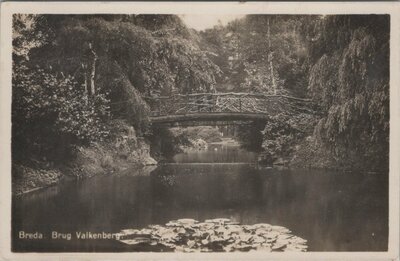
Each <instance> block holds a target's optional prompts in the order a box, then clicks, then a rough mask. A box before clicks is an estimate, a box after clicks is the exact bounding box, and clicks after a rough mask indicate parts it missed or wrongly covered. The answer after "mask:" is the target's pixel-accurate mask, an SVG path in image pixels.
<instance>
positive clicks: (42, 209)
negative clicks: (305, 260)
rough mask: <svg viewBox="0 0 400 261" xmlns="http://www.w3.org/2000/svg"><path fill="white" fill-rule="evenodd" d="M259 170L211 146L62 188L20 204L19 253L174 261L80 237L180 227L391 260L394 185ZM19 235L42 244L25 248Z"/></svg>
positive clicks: (251, 160)
mask: <svg viewBox="0 0 400 261" xmlns="http://www.w3.org/2000/svg"><path fill="white" fill-rule="evenodd" d="M255 162H256V154H254V153H251V152H248V151H245V150H243V149H241V148H240V147H239V146H238V145H237V144H234V143H233V144H211V145H210V146H208V148H207V149H206V150H191V151H187V152H185V153H182V154H178V155H176V156H175V157H174V158H173V160H172V161H171V162H170V163H167V164H163V165H160V166H157V167H155V166H154V167H148V168H145V169H143V170H140V171H139V170H126V171H124V172H123V173H120V174H118V175H107V176H98V177H94V178H91V179H87V180H81V181H72V182H71V181H69V182H64V183H62V184H60V185H58V186H54V187H50V188H47V189H43V190H40V191H37V192H33V193H29V194H27V195H24V196H22V197H18V198H14V199H13V209H12V214H13V220H14V224H13V233H12V234H13V240H12V244H13V250H14V251H21V252H24V251H35V252H41V251H46V252H51V251H54V252H58V251H64V252H65V251H68V252H69V251H71V252H74V251H87V252H92V251H98V252H100V251H168V250H167V249H162V248H160V249H156V250H154V247H153V248H152V247H150V246H149V247H146V246H142V247H139V248H138V247H137V246H135V247H133V246H131V245H129V244H124V243H122V242H120V241H118V240H115V239H98V238H97V239H93V238H89V239H81V238H79V239H78V238H77V233H80V234H87V233H89V234H90V233H105V234H107V233H110V234H107V235H113V234H112V233H118V232H120V231H121V230H127V229H137V230H140V229H145V228H147V227H149V226H150V225H159V226H164V225H165V224H167V223H168V222H171V221H172V222H173V220H178V219H186V220H192V219H193V220H196V222H197V221H199V222H203V221H205V220H208V219H226V220H230V221H231V222H236V224H241V225H243V226H251V225H255V224H260V223H262V224H268V225H272V226H277V227H284V228H286V229H288V230H290V231H291V233H292V234H293V235H295V236H297V237H299V238H302V239H304V240H307V247H308V248H307V251H386V250H387V243H388V240H387V238H388V177H387V175H382V174H371V173H345V172H337V171H327V170H297V169H277V168H265V167H261V166H258V165H257V164H255ZM21 231H23V232H25V233H31V234H35V233H37V234H36V236H40V235H38V234H41V235H42V236H43V238H38V239H25V238H23V236H22V238H21V234H20V233H21ZM86 232H87V233H86ZM52 236H53V238H52ZM89 237H90V236H89Z"/></svg>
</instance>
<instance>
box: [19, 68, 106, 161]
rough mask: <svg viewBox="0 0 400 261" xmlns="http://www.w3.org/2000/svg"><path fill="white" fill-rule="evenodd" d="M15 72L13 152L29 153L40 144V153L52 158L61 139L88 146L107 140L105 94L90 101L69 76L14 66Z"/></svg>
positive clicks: (80, 87) (21, 154)
mask: <svg viewBox="0 0 400 261" xmlns="http://www.w3.org/2000/svg"><path fill="white" fill-rule="evenodd" d="M13 69H14V71H13V72H14V73H13V110H12V122H13V148H14V149H17V150H27V149H29V148H31V147H32V145H34V144H37V145H38V149H39V151H40V152H41V153H44V152H47V153H50V155H51V153H52V152H54V149H56V148H55V146H59V145H60V142H55V141H57V140H60V139H64V140H65V139H68V140H70V141H71V142H74V143H77V144H88V143H90V142H93V141H96V140H101V139H103V138H106V137H107V135H108V133H109V130H108V129H109V128H108V127H109V126H108V125H107V120H108V119H109V105H108V100H107V99H106V98H105V96H104V95H102V94H98V95H96V96H95V97H93V99H88V98H87V97H86V96H85V95H84V93H83V88H82V86H81V85H79V84H78V83H77V82H76V81H75V80H74V78H73V77H70V76H66V77H57V76H55V75H54V74H52V73H51V72H46V71H44V70H43V69H39V68H35V69H34V70H33V69H32V68H30V67H28V66H27V65H24V64H22V65H21V64H15V66H14V68H13ZM58 149H62V148H58ZM14 155H20V156H23V155H25V154H24V153H15V154H14Z"/></svg>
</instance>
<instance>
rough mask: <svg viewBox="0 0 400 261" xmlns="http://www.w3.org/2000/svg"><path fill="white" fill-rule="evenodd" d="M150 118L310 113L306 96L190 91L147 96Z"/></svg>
mask: <svg viewBox="0 0 400 261" xmlns="http://www.w3.org/2000/svg"><path fill="white" fill-rule="evenodd" d="M146 100H147V102H148V104H149V105H150V108H151V117H150V121H151V123H152V124H153V125H154V124H155V125H158V124H180V123H186V124H187V123H189V124H190V123H193V122H227V121H267V120H268V119H269V118H270V117H271V116H275V115H278V114H280V113H283V112H285V113H286V114H292V113H313V109H312V104H311V101H310V100H309V99H302V98H297V97H291V96H286V95H266V94H259V93H232V92H230V93H193V94H186V95H182V94H177V95H173V96H159V97H147V98H146Z"/></svg>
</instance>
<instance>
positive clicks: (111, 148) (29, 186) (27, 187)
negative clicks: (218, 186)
mask: <svg viewBox="0 0 400 261" xmlns="http://www.w3.org/2000/svg"><path fill="white" fill-rule="evenodd" d="M73 155H74V157H73V158H71V159H65V161H63V162H59V163H54V162H49V161H46V160H41V161H32V162H29V163H28V164H27V163H25V164H18V163H14V164H13V165H12V177H13V178H12V193H13V195H21V194H25V193H29V192H32V191H35V190H38V189H42V188H46V187H49V186H52V185H55V184H58V183H59V182H61V181H63V180H73V179H84V178H91V177H94V176H98V175H109V174H113V173H118V172H121V171H123V170H125V169H128V168H137V169H141V168H144V167H146V166H152V165H156V164H157V161H156V160H155V159H153V158H152V157H151V156H150V146H149V145H148V143H147V141H146V140H145V139H143V138H140V137H137V135H136V133H135V131H134V129H133V127H129V126H125V129H124V130H123V131H121V132H119V133H118V135H115V136H114V137H113V138H112V139H110V140H108V141H103V142H97V143H93V144H91V145H89V146H86V147H84V146H80V147H75V148H74V149H73Z"/></svg>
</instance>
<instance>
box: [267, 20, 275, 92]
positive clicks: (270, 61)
mask: <svg viewBox="0 0 400 261" xmlns="http://www.w3.org/2000/svg"><path fill="white" fill-rule="evenodd" d="M267 26H268V31H267V38H268V52H269V53H268V61H269V68H270V71H271V80H272V87H273V88H274V95H276V93H277V91H276V82H275V76H274V64H273V62H272V59H273V54H272V50H271V32H270V26H269V18H268V20H267Z"/></svg>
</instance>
